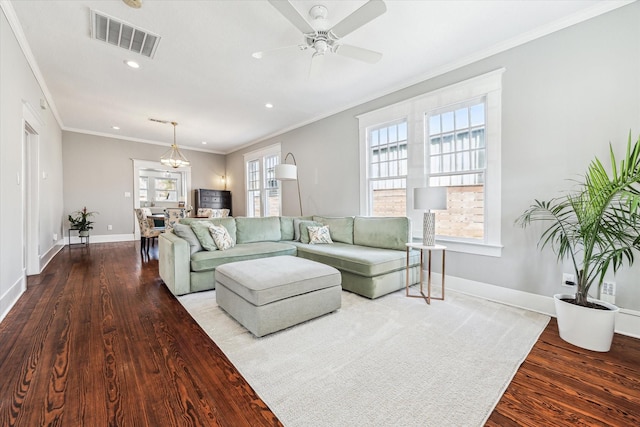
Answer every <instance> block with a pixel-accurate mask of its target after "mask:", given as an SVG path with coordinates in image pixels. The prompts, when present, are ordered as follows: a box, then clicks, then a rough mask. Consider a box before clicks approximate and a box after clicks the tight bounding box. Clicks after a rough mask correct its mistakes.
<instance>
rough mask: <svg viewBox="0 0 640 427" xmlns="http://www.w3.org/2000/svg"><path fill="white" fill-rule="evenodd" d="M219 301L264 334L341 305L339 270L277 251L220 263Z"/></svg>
mask: <svg viewBox="0 0 640 427" xmlns="http://www.w3.org/2000/svg"><path fill="white" fill-rule="evenodd" d="M215 280H216V301H217V302H218V305H219V306H220V307H221V308H222V309H223V310H224V311H226V312H227V313H229V315H231V317H233V318H234V319H236V320H237V321H238V322H239V323H240V324H241V325H242V326H244V327H245V328H247V329H248V330H249V331H251V333H253V334H254V335H255V336H257V337H261V336H264V335H267V334H270V333H273V332H276V331H280V330H282V329H285V328H288V327H290V326H293V325H297V324H298V323H301V322H305V321H307V320H310V319H313V318H315V317H318V316H322V315H323V314H327V313H331V312H332V311H335V310H337V309H339V308H340V305H341V303H342V286H341V285H340V284H341V281H342V278H341V276H340V272H339V271H338V270H336V269H335V268H333V267H330V266H328V265H325V264H321V263H319V262H315V261H311V260H308V259H304V258H297V257H294V256H277V257H268V258H259V259H252V260H248V261H239V262H232V263H229V264H223V265H221V266H219V267H218V268H216V271H215Z"/></svg>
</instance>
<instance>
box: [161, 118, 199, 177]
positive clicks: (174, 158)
mask: <svg viewBox="0 0 640 427" xmlns="http://www.w3.org/2000/svg"><path fill="white" fill-rule="evenodd" d="M171 124H172V125H173V144H171V148H169V150H167V151H166V152H165V153H164V154H163V155H162V156H161V157H160V163H162V164H163V165H166V166H171V167H172V168H174V169H177V168H181V167H184V166H189V165H190V164H191V163H190V162H189V160H187V158H186V157H185V156H184V155H183V154H182V153H181V152H180V150H179V149H178V145H177V144H176V126H178V123H176V122H171Z"/></svg>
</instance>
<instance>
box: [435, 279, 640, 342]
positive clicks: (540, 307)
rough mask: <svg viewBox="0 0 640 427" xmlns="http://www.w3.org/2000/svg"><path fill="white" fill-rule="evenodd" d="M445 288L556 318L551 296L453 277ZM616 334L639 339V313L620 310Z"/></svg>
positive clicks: (446, 283) (448, 280)
mask: <svg viewBox="0 0 640 427" xmlns="http://www.w3.org/2000/svg"><path fill="white" fill-rule="evenodd" d="M439 279H440V278H439V277H438V275H435V274H434V280H436V283H438V280H439ZM445 286H446V289H452V290H455V291H458V292H462V293H464V294H468V295H473V296H476V297H480V298H484V299H488V300H490V301H495V302H499V303H502V304H507V305H511V306H514V307H519V308H524V309H527V310H531V311H536V312H538V313H543V314H547V315H549V316H553V317H556V310H555V307H554V304H553V297H552V296H543V295H537V294H531V293H529V292H524V291H518V290H515V289H509V288H503V287H501V286H496V285H490V284H488V283H482V282H476V281H473V280H468V279H462V278H460V277H454V276H446V281H445ZM616 332H617V333H619V334H622V335H628V336H630V337H634V338H640V312H639V311H635V310H628V309H620V312H619V313H618V316H617V317H616Z"/></svg>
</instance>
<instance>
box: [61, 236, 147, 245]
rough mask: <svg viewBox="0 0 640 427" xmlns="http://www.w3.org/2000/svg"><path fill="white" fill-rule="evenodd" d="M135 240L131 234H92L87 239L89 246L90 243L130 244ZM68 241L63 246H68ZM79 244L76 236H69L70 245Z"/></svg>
mask: <svg viewBox="0 0 640 427" xmlns="http://www.w3.org/2000/svg"><path fill="white" fill-rule="evenodd" d="M133 240H136V239H135V236H134V235H133V234H102V235H94V234H92V235H91V236H90V237H89V244H91V243H113V242H130V241H133ZM68 243H69V241H68V240H66V241H65V244H68ZM78 243H80V238H79V237H78V236H71V244H72V245H73V244H78Z"/></svg>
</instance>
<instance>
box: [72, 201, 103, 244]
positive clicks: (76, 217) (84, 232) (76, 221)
mask: <svg viewBox="0 0 640 427" xmlns="http://www.w3.org/2000/svg"><path fill="white" fill-rule="evenodd" d="M96 213H97V212H89V211H88V210H87V207H86V206H85V207H84V208H82V210H79V211H75V212H73V213H71V214H70V215H69V222H70V223H71V228H72V229H74V230H78V235H79V236H81V237H86V236H88V235H89V230H92V229H93V225H92V224H93V221H90V220H89V218H90V217H92V216H93V215H95V214H96Z"/></svg>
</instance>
